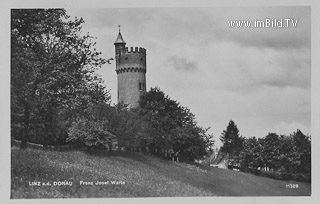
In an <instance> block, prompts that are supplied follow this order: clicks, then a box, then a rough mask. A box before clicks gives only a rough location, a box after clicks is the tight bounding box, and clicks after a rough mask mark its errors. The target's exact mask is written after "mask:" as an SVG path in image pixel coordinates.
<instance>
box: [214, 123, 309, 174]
mask: <svg viewBox="0 0 320 204" xmlns="http://www.w3.org/2000/svg"><path fill="white" fill-rule="evenodd" d="M220 139H221V141H222V142H223V146H222V147H221V151H222V152H225V153H227V154H228V155H229V165H230V166H231V167H235V168H239V169H240V170H241V171H246V172H254V173H259V172H260V171H261V170H265V171H278V172H284V173H287V174H300V175H301V174H304V175H306V176H307V177H310V176H311V175H310V174H311V138H310V136H307V135H304V134H303V133H302V132H301V131H300V130H297V131H296V132H294V133H292V134H290V135H278V134H276V133H268V135H267V136H265V137H263V138H256V137H250V138H244V137H242V136H240V135H239V130H238V128H237V126H236V124H235V123H234V122H233V121H232V120H231V121H230V122H229V125H228V126H227V128H226V130H224V131H223V133H222V136H221V138H220Z"/></svg>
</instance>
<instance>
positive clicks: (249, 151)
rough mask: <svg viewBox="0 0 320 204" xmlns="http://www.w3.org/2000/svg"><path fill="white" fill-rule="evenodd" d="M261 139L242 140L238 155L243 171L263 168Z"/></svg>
mask: <svg viewBox="0 0 320 204" xmlns="http://www.w3.org/2000/svg"><path fill="white" fill-rule="evenodd" d="M261 141H262V140H261V139H256V137H250V138H247V139H245V140H244V142H243V150H242V151H241V153H240V159H239V161H240V164H241V168H242V169H243V170H244V171H249V172H251V171H256V170H257V169H258V167H261V166H263V155H262V144H261Z"/></svg>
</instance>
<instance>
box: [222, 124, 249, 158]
mask: <svg viewBox="0 0 320 204" xmlns="http://www.w3.org/2000/svg"><path fill="white" fill-rule="evenodd" d="M220 140H221V142H222V143H223V146H222V147H221V149H220V150H221V151H222V152H225V153H228V154H229V159H230V160H231V163H238V162H239V157H238V156H239V155H240V152H241V151H242V149H243V142H244V138H243V137H241V136H240V135H239V130H238V127H237V125H236V124H235V123H234V122H233V120H230V122H229V124H228V126H227V128H226V130H224V131H223V132H222V135H221V136H220Z"/></svg>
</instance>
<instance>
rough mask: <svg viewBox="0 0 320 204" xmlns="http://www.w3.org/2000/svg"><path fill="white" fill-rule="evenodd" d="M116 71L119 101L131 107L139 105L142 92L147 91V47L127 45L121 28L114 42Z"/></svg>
mask: <svg viewBox="0 0 320 204" xmlns="http://www.w3.org/2000/svg"><path fill="white" fill-rule="evenodd" d="M114 45H115V59H116V72H117V76H118V103H120V102H122V103H124V104H127V105H128V106H129V108H136V107H139V100H140V96H141V94H142V93H144V92H146V72H147V67H146V49H144V48H141V47H140V48H138V47H135V48H133V47H131V48H130V50H129V48H128V47H126V42H125V41H124V40H123V37H122V35H121V32H120V29H119V34H118V37H117V39H116V41H115V43H114Z"/></svg>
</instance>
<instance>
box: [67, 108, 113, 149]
mask: <svg viewBox="0 0 320 204" xmlns="http://www.w3.org/2000/svg"><path fill="white" fill-rule="evenodd" d="M108 106H109V105H107V104H104V103H101V104H93V105H91V106H89V107H88V108H87V109H86V110H84V112H83V114H82V115H81V116H79V117H78V118H77V119H76V120H75V121H74V122H73V123H72V125H71V126H70V127H69V128H68V138H67V141H73V142H77V143H82V144H84V145H86V146H88V147H102V148H109V147H111V142H112V139H115V135H113V134H112V133H110V132H109V131H108V119H107V117H106V113H107V110H108V109H107V107H108Z"/></svg>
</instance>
